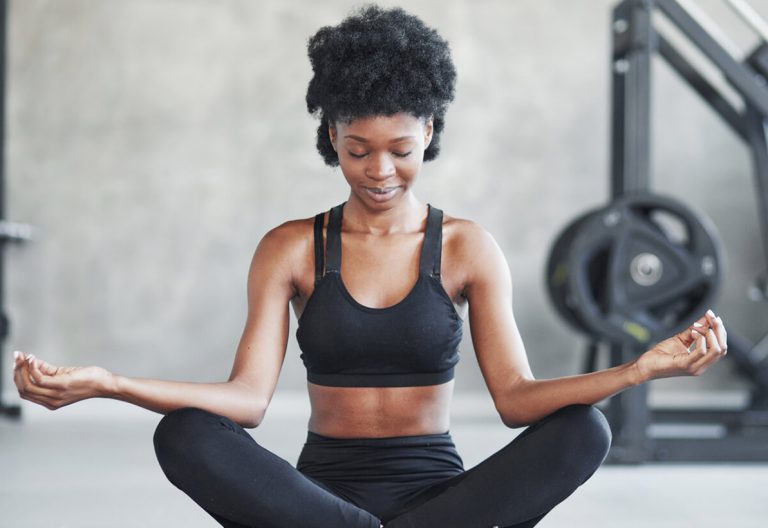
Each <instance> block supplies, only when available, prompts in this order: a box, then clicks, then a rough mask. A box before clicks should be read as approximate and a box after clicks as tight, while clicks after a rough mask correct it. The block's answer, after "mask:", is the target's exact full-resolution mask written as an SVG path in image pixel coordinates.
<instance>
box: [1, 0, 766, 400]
mask: <svg viewBox="0 0 768 528" xmlns="http://www.w3.org/2000/svg"><path fill="white" fill-rule="evenodd" d="M382 3H383V4H385V5H390V4H393V3H392V2H382ZM399 4H401V5H403V6H404V7H406V8H407V9H408V10H410V11H412V12H413V13H415V14H417V15H420V16H421V17H423V19H424V20H425V21H426V22H427V23H428V24H430V25H433V26H435V27H437V28H438V30H439V31H440V32H441V33H442V34H443V35H444V36H445V37H446V38H447V39H448V40H449V41H450V42H451V44H452V47H453V53H454V58H455V61H456V65H457V68H458V72H459V84H458V91H457V97H456V100H455V102H454V104H453V106H452V108H451V109H450V111H449V113H448V118H447V129H446V131H445V137H444V145H443V153H442V155H441V157H440V159H439V160H436V161H435V162H432V163H430V164H427V165H426V166H425V170H424V172H423V174H422V176H421V177H420V178H421V180H420V182H419V183H417V186H416V193H417V195H418V196H419V198H420V199H421V200H423V201H428V202H431V203H434V204H436V205H437V206H439V207H441V208H442V209H444V210H445V211H446V212H447V213H448V214H451V215H455V216H459V217H466V218H471V219H473V220H476V221H477V222H479V223H480V224H482V225H483V226H485V227H486V228H487V229H488V230H489V231H490V232H491V233H492V234H493V235H494V236H495V238H496V240H497V241H498V243H499V244H500V246H501V248H502V249H503V250H504V253H505V254H506V256H507V258H508V260H509V264H510V267H511V269H512V274H513V280H514V284H515V299H514V308H515V311H516V316H517V319H518V323H519V326H520V328H521V331H522V334H523V338H524V340H525V343H526V347H527V350H528V353H529V356H530V361H531V363H532V366H533V369H534V372H535V373H536V375H537V376H538V377H550V376H557V375H563V374H571V373H575V372H576V371H577V369H578V365H579V363H580V360H581V355H582V349H583V345H584V340H583V339H582V338H581V337H580V336H578V335H575V334H574V333H573V332H571V331H570V330H569V329H568V328H566V327H565V325H564V324H563V323H562V322H561V321H560V319H559V318H558V317H557V316H556V314H555V313H554V311H553V310H552V309H551V308H550V306H549V304H548V301H547V299H546V292H545V289H544V283H543V276H542V275H543V274H542V268H543V266H544V262H545V259H546V256H547V252H548V248H549V244H550V242H551V241H552V239H553V238H554V237H555V235H556V234H557V233H558V232H559V230H560V229H561V228H562V227H563V226H564V225H565V224H566V222H568V221H569V220H570V219H571V218H573V217H574V216H575V215H576V214H578V213H579V212H580V211H582V210H584V209H586V208H589V207H592V206H595V205H598V204H600V203H601V202H603V200H605V199H606V197H607V194H608V183H607V182H608V173H607V164H608V149H607V145H608V117H609V116H608V96H609V76H608V59H609V35H608V29H609V22H608V21H609V16H610V8H611V6H612V4H613V2H611V1H608V0H578V1H565V0H518V1H502V0H498V1H483V0H479V1H478V0H472V1H471V0H432V1H427V0H421V1H407V0H406V1H403V2H400V3H399ZM700 4H701V5H702V6H703V7H704V8H705V9H707V10H709V11H710V12H712V13H713V14H714V16H715V17H716V18H717V19H718V20H719V22H720V23H721V24H722V25H723V27H724V28H725V29H726V30H728V32H729V33H730V34H732V35H733V39H734V40H735V41H736V42H737V44H739V45H741V46H743V47H744V49H745V50H746V49H747V48H749V47H750V46H751V45H753V44H754V40H755V39H754V38H753V37H752V36H751V35H750V34H749V33H748V32H747V30H746V29H745V28H744V26H742V25H741V24H740V23H739V22H738V21H737V20H736V19H735V17H733V16H732V15H731V14H730V13H729V12H728V11H727V10H725V8H724V7H723V5H722V4H723V3H722V2H720V1H716V0H710V1H707V2H700ZM753 4H754V5H756V6H757V7H758V8H759V9H761V10H762V11H763V13H766V14H768V1H767V0H760V1H759V2H758V1H753ZM353 5H354V3H353V2H348V1H343V0H333V1H324V2H314V1H311V0H303V1H299V0H293V1H283V0H265V1H246V0H220V1H213V0H130V1H129V0H24V1H20V0H15V1H14V0H12V1H11V11H10V51H9V53H10V57H9V93H8V105H9V106H8V142H7V147H6V148H7V154H8V162H7V174H8V216H9V218H11V219H14V220H17V221H24V222H29V223H31V224H33V225H34V226H36V227H37V229H38V231H37V239H36V240H35V242H34V243H32V244H29V245H26V246H23V247H15V246H14V247H12V248H11V249H10V250H9V251H8V257H7V262H8V270H7V279H8V295H7V301H8V305H9V315H10V317H11V321H12V335H11V338H10V342H9V344H8V346H7V347H6V352H8V351H10V350H13V349H15V348H19V349H22V350H25V351H28V352H33V353H35V354H37V355H38V356H41V357H43V358H46V359H48V360H50V361H51V362H54V363H61V364H99V365H102V366H105V367H106V368H109V369H111V370H113V371H116V372H119V373H122V374H126V375H133V376H142V377H159V378H166V379H187V380H221V379H223V378H225V377H226V376H227V375H228V373H229V369H230V366H231V361H232V358H233V353H234V350H235V347H236V345H237V342H238V340H239V337H240V333H241V331H242V327H243V323H244V320H245V315H246V303H245V282H246V273H247V269H248V264H249V261H250V257H251V255H252V252H253V250H254V248H255V246H256V244H257V243H258V241H259V239H260V238H261V237H262V236H263V234H264V233H265V232H266V231H267V230H268V229H270V228H271V227H273V226H275V225H278V224H280V223H282V222H283V221H285V220H288V219H293V218H299V217H309V216H312V215H314V214H315V213H317V212H319V211H323V210H327V209H328V208H329V207H331V206H333V205H335V204H337V203H340V202H341V201H343V200H344V199H345V198H346V197H347V193H348V188H347V187H346V184H345V182H344V179H343V177H342V175H341V174H340V172H338V171H337V170H332V169H329V168H327V167H325V166H324V165H323V163H322V161H321V159H320V157H319V156H318V155H317V154H316V152H315V150H314V130H315V127H316V123H315V121H313V119H312V118H311V117H310V116H309V115H308V114H307V113H306V110H305V106H304V93H305V88H306V84H307V82H308V80H309V78H310V67H309V64H308V61H307V59H306V55H305V45H306V40H307V38H308V37H309V36H310V35H311V34H312V33H314V31H316V30H317V29H318V28H319V27H320V26H321V25H325V24H334V23H337V22H338V21H340V20H341V19H342V18H343V17H344V16H345V15H346V14H347V13H348V11H349V10H350V8H351V7H352V6H353ZM654 74H655V78H654V93H655V105H654V109H653V116H652V118H653V121H654V125H655V136H654V144H653V147H654V155H655V157H654V169H655V185H656V189H657V190H659V191H660V192H666V193H672V194H675V195H677V196H678V197H680V198H682V199H683V200H685V201H687V202H688V203H691V204H693V205H695V206H697V207H698V208H699V209H700V210H703V211H706V212H707V213H708V214H709V215H710V216H711V217H712V219H713V220H714V222H715V224H716V225H717V226H718V227H719V229H720V232H721V234H722V235H723V238H724V240H725V245H726V248H727V251H728V266H729V268H728V275H727V281H726V284H725V287H724V291H723V295H722V298H721V301H720V302H719V303H718V306H717V307H716V308H718V309H719V311H720V312H721V313H722V315H723V316H724V318H725V320H726V322H727V323H728V324H729V325H730V327H731V328H733V329H734V330H739V331H741V332H744V333H745V334H746V335H747V336H749V337H752V338H757V337H759V336H761V335H762V333H763V332H765V331H766V329H768V328H767V327H768V325H767V324H766V321H768V317H767V316H768V307H767V306H766V305H765V304H763V305H760V304H755V303H750V302H749V301H747V300H746V298H745V290H746V288H747V286H748V284H749V281H750V280H751V279H752V278H753V277H754V275H755V274H756V273H757V272H758V271H759V270H760V269H761V268H762V266H763V263H762V261H761V260H760V259H761V254H760V235H759V233H758V229H757V216H756V207H755V203H754V193H753V190H752V185H751V172H750V170H751V167H750V165H749V159H748V155H747V151H746V149H745V148H744V147H743V146H742V145H741V144H740V143H739V142H738V141H737V140H736V139H735V137H734V136H733V135H732V134H731V133H730V131H729V130H727V129H726V127H725V125H723V124H722V123H721V122H720V121H719V120H718V118H717V117H716V116H714V115H713V114H712V112H710V111H709V110H708V109H707V108H706V107H705V106H704V104H703V103H701V102H700V101H698V100H697V99H696V97H695V96H694V95H693V94H692V93H691V92H690V91H689V90H688V89H687V88H686V87H685V86H684V85H682V83H680V82H679V81H678V79H676V78H675V77H674V74H673V73H671V72H670V71H669V69H668V68H667V67H666V66H665V65H663V64H661V63H658V62H657V64H656V65H655V67H654ZM291 317H292V320H291V340H290V342H289V350H288V355H287V360H286V364H285V367H284V370H283V375H282V378H281V381H280V387H281V388H290V389H300V388H302V387H303V386H304V372H303V368H302V366H301V363H300V361H299V359H298V354H299V350H298V347H297V346H296V342H295V338H294V332H295V329H296V321H295V318H294V317H293V314H291ZM462 355H463V361H462V368H461V370H460V372H459V375H458V381H457V387H458V388H459V389H461V390H465V389H482V387H483V382H482V378H481V376H480V374H479V371H478V369H477V364H476V362H475V361H474V358H473V351H472V346H471V340H470V339H469V328H466V329H465V341H464V343H463V346H462ZM3 360H4V361H6V364H10V358H9V356H8V355H6V357H5V358H4V359H3ZM7 382H8V380H6V383H7ZM673 383H679V382H673ZM697 383H700V385H699V386H718V387H738V386H739V385H740V382H739V380H738V379H737V378H735V377H734V376H733V375H732V374H731V373H730V368H729V367H728V365H725V364H724V365H718V366H717V368H715V369H713V372H711V373H710V374H709V375H708V376H706V377H705V378H702V379H701V380H697ZM6 386H8V385H7V384H6Z"/></svg>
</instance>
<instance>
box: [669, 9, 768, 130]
mask: <svg viewBox="0 0 768 528" xmlns="http://www.w3.org/2000/svg"><path fill="white" fill-rule="evenodd" d="M656 5H658V6H659V9H660V10H661V11H662V12H663V13H664V15H666V17H667V18H669V20H671V21H672V23H674V24H675V25H676V26H677V27H678V28H679V29H680V30H681V31H682V32H683V33H684V34H685V35H686V36H687V37H688V39H689V40H690V41H691V42H692V43H693V44H694V45H695V46H696V47H697V48H699V49H700V50H701V52H702V53H704V55H705V56H706V57H707V58H708V59H709V60H711V61H712V62H713V63H714V64H715V66H717V67H718V69H720V71H722V72H723V75H725V78H726V79H728V82H730V83H731V85H732V86H733V87H734V88H735V89H736V90H737V91H738V92H739V93H740V94H741V95H742V96H743V97H744V99H745V100H746V102H747V103H748V104H749V105H751V106H753V107H754V108H755V109H756V110H757V111H758V112H759V113H760V114H761V115H763V116H768V90H766V89H765V87H764V86H763V85H761V84H760V82H759V81H758V80H757V77H758V76H757V75H756V74H755V72H754V71H753V70H752V69H751V68H750V67H749V66H746V65H744V64H742V63H741V62H738V61H737V60H736V59H734V58H733V57H732V56H731V55H730V54H729V53H728V52H727V51H726V50H725V49H724V48H723V46H721V45H720V44H719V43H718V42H717V41H716V40H715V39H714V38H712V36H710V35H709V34H708V33H707V32H706V31H705V30H704V28H702V27H701V25H700V24H699V23H698V22H696V20H694V18H693V17H691V16H690V15H689V14H688V13H687V12H686V11H685V10H684V9H683V8H682V7H681V6H680V4H679V3H678V2H677V1H676V0H656Z"/></svg>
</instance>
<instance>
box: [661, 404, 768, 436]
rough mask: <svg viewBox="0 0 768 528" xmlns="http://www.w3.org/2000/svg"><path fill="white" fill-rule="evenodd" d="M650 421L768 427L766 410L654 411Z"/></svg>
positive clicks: (680, 409) (731, 426)
mask: <svg viewBox="0 0 768 528" xmlns="http://www.w3.org/2000/svg"><path fill="white" fill-rule="evenodd" d="M651 421H652V422H653V423H663V424H704V423H707V424H720V425H724V426H726V427H729V428H742V427H768V410H761V411H757V410H748V409H682V408H679V409H671V408H670V409H654V410H652V411H651ZM767 431H768V430H767ZM767 434H768V433H767Z"/></svg>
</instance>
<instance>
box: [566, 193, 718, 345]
mask: <svg viewBox="0 0 768 528" xmlns="http://www.w3.org/2000/svg"><path fill="white" fill-rule="evenodd" d="M572 237H573V238H572V240H571V243H570V244H569V248H568V249H565V248H564V249H562V250H561V251H562V253H563V254H567V255H568V257H567V258H568V264H567V266H568V269H569V270H570V272H569V274H568V284H567V286H566V289H567V293H566V294H565V295H566V296H567V298H568V299H570V300H571V301H569V308H570V309H571V310H572V311H573V312H574V314H575V315H574V317H575V319H576V320H578V321H579V322H580V323H583V325H584V327H585V328H586V329H587V330H588V331H589V332H590V333H591V334H593V335H594V336H596V337H598V338H603V339H606V340H608V341H611V342H616V343H621V344H626V345H629V346H635V347H647V346H648V345H650V344H652V343H655V342H657V341H659V340H661V339H664V338H666V337H669V336H670V335H672V334H674V333H676V332H679V331H681V330H683V329H684V328H685V327H686V326H688V324H690V322H691V321H692V320H693V319H694V318H695V317H697V316H700V315H701V314H702V313H703V312H704V311H705V310H706V309H707V308H709V307H710V306H711V305H712V304H713V303H714V300H715V297H716V295H717V292H718V289H719V285H720V282H721V276H722V275H721V262H722V257H721V255H722V250H721V244H720V242H719V239H718V237H717V233H716V231H715V228H714V226H713V225H712V223H711V222H710V221H709V220H708V219H707V218H706V217H704V216H703V215H702V214H700V213H697V212H695V211H694V210H692V209H691V208H690V207H687V206H686V205H684V204H682V203H681V202H678V201H677V200H674V199H672V198H669V197H665V196H660V195H655V194H650V193H633V194H630V195H626V196H624V197H622V198H620V199H618V200H615V201H613V202H612V203H611V204H609V205H608V206H606V207H605V208H603V209H601V210H599V211H597V212H593V213H591V214H589V216H588V217H587V218H585V219H584V220H583V221H582V222H581V223H580V224H579V226H578V229H576V230H575V233H573V234H572Z"/></svg>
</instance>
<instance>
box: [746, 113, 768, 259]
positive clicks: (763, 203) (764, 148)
mask: <svg viewBox="0 0 768 528" xmlns="http://www.w3.org/2000/svg"><path fill="white" fill-rule="evenodd" d="M744 124H745V127H746V131H747V136H748V137H749V145H750V147H751V149H752V162H753V164H754V172H755V187H756V190H757V192H756V195H757V208H758V215H759V218H760V227H761V231H762V235H763V236H762V238H763V252H764V254H765V263H766V267H768V135H767V134H766V124H765V114H764V115H762V116H761V115H758V112H757V111H756V110H755V109H753V108H752V107H750V106H748V107H747V109H746V111H745V113H744Z"/></svg>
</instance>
